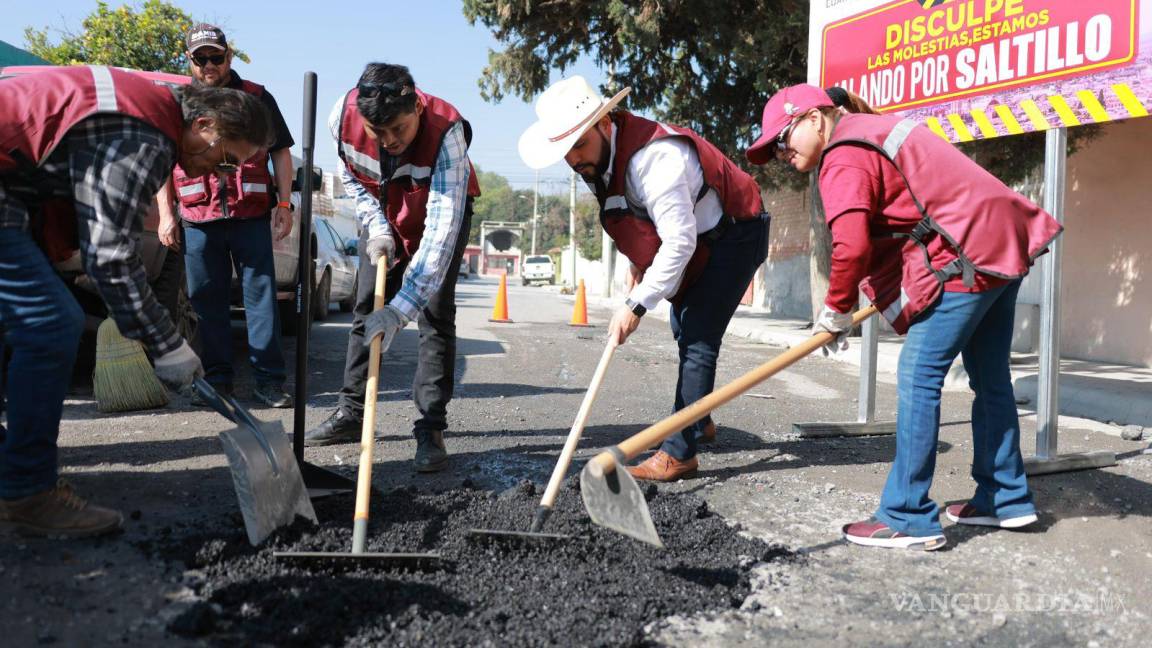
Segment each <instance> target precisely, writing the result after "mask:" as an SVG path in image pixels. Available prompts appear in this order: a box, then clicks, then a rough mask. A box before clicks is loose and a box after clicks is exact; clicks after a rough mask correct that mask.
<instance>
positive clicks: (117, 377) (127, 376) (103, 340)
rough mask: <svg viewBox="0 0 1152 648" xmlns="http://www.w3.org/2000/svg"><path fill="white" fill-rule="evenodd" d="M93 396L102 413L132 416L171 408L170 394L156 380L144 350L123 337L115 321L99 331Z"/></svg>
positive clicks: (134, 342) (101, 327)
mask: <svg viewBox="0 0 1152 648" xmlns="http://www.w3.org/2000/svg"><path fill="white" fill-rule="evenodd" d="M92 392H93V394H94V395H95V396H96V409H98V410H100V411H101V412H130V411H133V410H142V409H154V408H157V407H164V406H165V405H167V404H168V390H167V389H165V388H164V385H163V384H161V383H160V380H159V379H158V378H157V377H156V372H155V371H154V370H153V369H152V365H151V364H150V363H149V362H148V355H147V354H146V353H144V346H143V345H142V344H140V343H139V342H137V341H136V340H130V339H128V338H126V337H124V336H123V335H121V334H120V329H118V328H117V327H116V322H114V321H113V320H112V318H108V319H106V320H104V321H103V322H102V323H101V324H100V328H99V329H97V331H96V368H95V369H94V370H93V371H92Z"/></svg>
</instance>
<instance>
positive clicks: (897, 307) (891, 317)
mask: <svg viewBox="0 0 1152 648" xmlns="http://www.w3.org/2000/svg"><path fill="white" fill-rule="evenodd" d="M909 301H910V300H909V298H908V293H907V292H906V291H905V290H904V288H903V287H901V288H900V299H897V300H895V301H893V302H892V303H891V304H888V307H887V308H885V309H884V312H883V313H882V314H883V315H884V319H886V320H888V321H889V322H895V321H896V318H897V317H899V316H900V312H901V311H903V310H904V307H905V306H907V305H908V302H909Z"/></svg>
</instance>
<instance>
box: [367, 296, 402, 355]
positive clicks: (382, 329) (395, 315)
mask: <svg viewBox="0 0 1152 648" xmlns="http://www.w3.org/2000/svg"><path fill="white" fill-rule="evenodd" d="M405 326H408V318H407V317H405V316H404V313H401V312H400V311H399V310H398V309H396V308H395V307H394V306H385V307H384V308H381V309H380V310H378V311H373V312H372V314H371V315H369V316H368V317H366V318H364V346H368V345H370V344H372V340H373V339H375V338H376V336H377V335H379V336H380V353H384V352H385V351H387V350H388V347H390V346H392V340H394V339H396V334H397V333H399V332H400V329H402V328H404V327H405Z"/></svg>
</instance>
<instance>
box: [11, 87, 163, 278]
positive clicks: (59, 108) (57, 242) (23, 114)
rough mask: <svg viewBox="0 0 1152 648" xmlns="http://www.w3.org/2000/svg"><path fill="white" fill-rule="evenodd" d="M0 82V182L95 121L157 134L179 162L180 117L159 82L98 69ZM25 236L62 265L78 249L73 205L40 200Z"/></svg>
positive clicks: (37, 161)
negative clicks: (118, 119) (111, 118)
mask: <svg viewBox="0 0 1152 648" xmlns="http://www.w3.org/2000/svg"><path fill="white" fill-rule="evenodd" d="M3 74H4V76H6V77H7V76H9V75H12V76H11V78H5V79H4V80H3V81H0V107H2V111H3V114H2V115H0V175H3V174H4V173H6V172H11V171H15V170H17V169H21V168H29V167H38V166H40V165H41V164H43V162H44V160H45V159H47V158H48V156H49V155H51V154H52V152H53V151H54V150H56V147H57V146H58V145H59V144H60V141H61V140H63V139H64V137H65V136H66V135H67V134H68V131H69V130H71V129H72V127H74V126H76V125H77V124H78V123H80V122H81V121H83V120H85V119H87V118H89V117H91V116H93V115H99V114H114V115H125V116H127V117H133V118H135V119H139V120H140V121H142V122H144V123H145V124H148V125H149V126H152V127H153V128H155V129H156V130H158V131H160V132H161V133H163V134H164V135H165V136H166V137H167V138H168V139H170V140H172V143H173V144H174V145H175V146H176V151H177V154H176V157H177V159H179V151H180V134H181V131H182V130H183V128H184V113H183V112H182V111H181V109H180V102H179V101H178V100H177V99H176V97H175V96H174V95H173V94H172V90H171V88H170V86H167V85H161V84H160V83H162V82H163V80H159V81H153V80H150V79H149V78H145V77H144V76H139V75H138V74H137V73H135V72H130V71H127V70H121V69H118V68H112V67H105V66H101V65H83V66H82V65H76V66H67V67H37V68H31V67H22V68H18V69H16V68H5V69H4V70H3ZM35 218H36V225H35V226H34V227H33V228H32V229H33V234H34V236H36V239H37V242H38V243H39V245H40V246H41V247H42V248H43V249H44V252H45V254H46V255H47V256H48V258H49V259H50V260H51V261H53V262H57V261H63V260H65V259H67V258H69V257H71V256H72V254H73V253H74V251H75V250H76V249H77V247H78V245H79V244H78V242H77V231H76V213H75V210H74V208H73V204H72V201H70V200H66V199H63V200H62V199H47V200H44V201H43V202H42V203H41V204H40V205H39V208H38V209H37V210H36V212H35Z"/></svg>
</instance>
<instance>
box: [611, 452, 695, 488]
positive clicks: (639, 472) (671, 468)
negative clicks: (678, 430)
mask: <svg viewBox="0 0 1152 648" xmlns="http://www.w3.org/2000/svg"><path fill="white" fill-rule="evenodd" d="M699 466H700V462H699V461H698V460H697V459H696V457H692V458H691V459H685V460H684V461H680V460H679V459H677V458H676V457H673V456H672V455H670V454H668V453H667V452H664V451H663V450H659V451H657V452H656V454H654V455H652V456H651V457H648V459H647V460H646V461H644V463H642V464H640V465H638V466H628V473H629V474H631V475H632V476H633V477H635V478H636V479H643V480H645V481H657V482H673V481H676V480H677V479H680V478H682V477H691V476H692V475H694V474H696V469H697V468H698V467H699Z"/></svg>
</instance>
